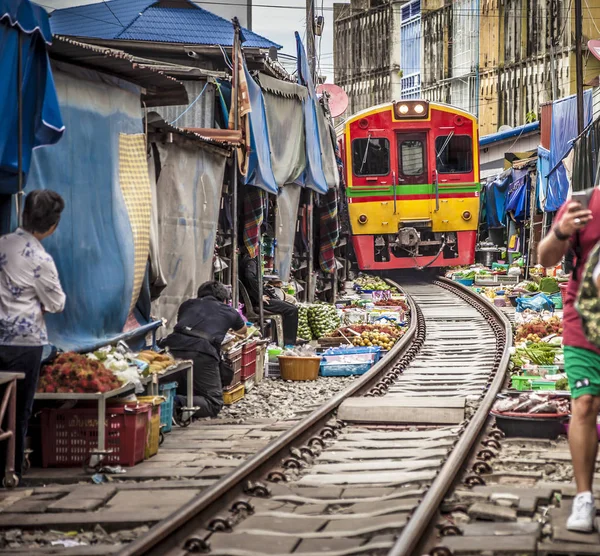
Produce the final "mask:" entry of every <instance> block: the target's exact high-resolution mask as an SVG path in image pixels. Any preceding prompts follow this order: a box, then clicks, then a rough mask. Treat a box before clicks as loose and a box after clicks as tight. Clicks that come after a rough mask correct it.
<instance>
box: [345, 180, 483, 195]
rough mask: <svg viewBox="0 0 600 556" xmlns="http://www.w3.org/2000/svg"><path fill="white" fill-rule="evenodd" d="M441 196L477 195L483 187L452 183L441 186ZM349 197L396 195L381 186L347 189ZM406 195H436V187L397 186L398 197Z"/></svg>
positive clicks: (431, 185)
mask: <svg viewBox="0 0 600 556" xmlns="http://www.w3.org/2000/svg"><path fill="white" fill-rule="evenodd" d="M438 191H439V193H440V194H443V193H475V192H477V191H481V185H480V184H478V183H451V184H440V185H439V186H438ZM346 195H347V196H348V197H381V196H386V195H392V196H393V195H394V188H393V187H392V186H389V187H379V186H372V187H371V186H364V187H363V186H360V188H357V187H348V188H346ZM404 195H435V186H434V185H433V184H423V185H397V186H396V196H397V197H402V196H404Z"/></svg>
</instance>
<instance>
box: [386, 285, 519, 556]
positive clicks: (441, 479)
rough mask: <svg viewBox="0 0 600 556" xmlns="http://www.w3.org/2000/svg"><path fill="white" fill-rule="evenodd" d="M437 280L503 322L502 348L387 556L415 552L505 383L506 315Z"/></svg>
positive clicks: (475, 296)
mask: <svg viewBox="0 0 600 556" xmlns="http://www.w3.org/2000/svg"><path fill="white" fill-rule="evenodd" d="M438 280H439V281H440V282H442V287H446V288H447V289H449V290H455V291H458V292H460V293H459V294H458V295H459V296H460V297H463V299H466V298H467V297H469V298H471V299H473V300H475V303H474V304H473V306H474V307H475V308H476V309H478V310H479V311H480V312H481V313H482V314H484V311H482V309H484V310H485V311H487V312H488V314H491V315H493V317H494V318H495V320H497V321H498V322H499V323H501V325H503V327H504V334H505V342H504V348H503V352H502V356H501V357H500V359H499V361H498V364H497V366H496V369H495V374H494V378H493V380H492V381H491V383H490V384H489V388H488V391H487V393H486V394H485V396H484V398H483V400H482V401H481V404H480V405H479V407H478V408H477V411H476V412H475V414H474V415H473V416H472V418H471V419H470V421H469V423H468V425H467V426H466V428H465V430H464V431H463V433H462V434H461V436H460V438H459V440H458V442H457V443H456V445H455V447H454V449H453V450H452V452H451V454H450V455H449V457H448V459H447V460H446V462H445V463H444V466H443V467H442V469H441V470H440V472H439V474H438V475H437V476H436V478H435V479H434V481H433V483H432V484H431V486H430V487H429V489H428V490H427V492H426V494H425V496H424V497H423V500H422V501H421V503H420V504H419V505H418V506H417V508H416V510H415V512H414V513H413V515H412V516H411V518H410V520H409V521H408V523H407V524H406V527H404V529H403V530H402V533H401V534H400V536H399V537H398V539H397V541H396V544H394V546H393V548H392V549H391V551H390V552H389V553H388V556H412V555H413V554H414V553H415V552H414V551H415V550H416V549H417V548H418V547H419V545H420V544H421V543H422V540H423V536H424V535H425V533H426V532H427V531H428V530H429V527H430V525H431V523H432V522H433V519H434V518H435V516H436V514H437V511H438V508H439V507H440V504H441V503H442V501H443V499H444V497H445V496H446V494H447V493H448V491H449V490H450V488H451V487H452V485H453V484H454V482H455V480H456V478H457V477H458V475H459V474H460V473H461V471H462V469H463V466H464V464H465V462H466V461H467V458H468V457H469V454H470V452H471V449H472V446H473V444H474V443H475V441H476V440H477V438H478V437H479V435H480V434H481V431H482V430H483V427H484V426H485V424H486V422H487V420H488V416H489V412H490V410H491V408H492V405H493V403H494V400H495V398H496V395H497V394H498V392H499V391H500V389H501V388H502V386H503V384H504V380H505V376H506V370H507V369H508V364H509V359H510V351H509V348H510V347H511V345H512V327H511V324H510V322H509V321H508V319H507V318H506V316H505V315H504V314H503V313H502V312H501V311H500V310H499V309H497V308H496V307H495V306H494V305H493V304H492V303H490V302H489V301H487V300H486V299H484V298H483V297H482V296H481V295H479V294H477V293H475V292H473V291H472V290H470V289H468V288H466V287H465V286H462V285H461V284H457V283H456V282H453V281H452V280H448V279H446V278H439V279H438ZM484 316H485V315H484ZM498 347H500V346H498Z"/></svg>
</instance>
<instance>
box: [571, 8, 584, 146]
mask: <svg viewBox="0 0 600 556" xmlns="http://www.w3.org/2000/svg"><path fill="white" fill-rule="evenodd" d="M567 17H568V14H567ZM581 42H582V13H581V0H575V79H576V81H577V133H578V134H581V133H583V128H584V126H585V123H584V113H583V112H584V109H583V53H582V51H581Z"/></svg>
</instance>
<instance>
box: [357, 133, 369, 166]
mask: <svg viewBox="0 0 600 556" xmlns="http://www.w3.org/2000/svg"><path fill="white" fill-rule="evenodd" d="M370 144H371V134H370V133H369V137H368V138H367V146H366V147H365V154H364V155H363V159H362V163H361V165H360V170H359V171H358V173H359V174H362V171H363V168H364V167H365V164H366V162H367V157H368V156H369V145H370Z"/></svg>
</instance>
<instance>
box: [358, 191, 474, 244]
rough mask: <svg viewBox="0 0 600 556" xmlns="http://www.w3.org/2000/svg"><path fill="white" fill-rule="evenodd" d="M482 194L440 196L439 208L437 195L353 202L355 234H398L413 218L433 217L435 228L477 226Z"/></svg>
mask: <svg viewBox="0 0 600 556" xmlns="http://www.w3.org/2000/svg"><path fill="white" fill-rule="evenodd" d="M479 202H480V199H479V197H471V198H469V197H467V198H464V199H440V200H439V210H437V211H436V210H435V209H436V202H435V198H434V199H431V200H429V199H418V200H412V201H396V214H394V201H393V200H389V201H371V202H363V203H361V202H353V203H350V204H349V205H348V212H349V216H350V224H351V227H352V233H353V234H354V235H376V234H382V235H383V234H395V233H397V232H398V228H399V225H400V224H401V223H402V224H404V225H405V226H410V223H411V221H412V222H415V221H420V222H422V221H424V220H430V221H431V224H432V231H433V232H463V231H473V230H477V223H478V222H479Z"/></svg>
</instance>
